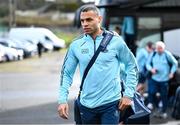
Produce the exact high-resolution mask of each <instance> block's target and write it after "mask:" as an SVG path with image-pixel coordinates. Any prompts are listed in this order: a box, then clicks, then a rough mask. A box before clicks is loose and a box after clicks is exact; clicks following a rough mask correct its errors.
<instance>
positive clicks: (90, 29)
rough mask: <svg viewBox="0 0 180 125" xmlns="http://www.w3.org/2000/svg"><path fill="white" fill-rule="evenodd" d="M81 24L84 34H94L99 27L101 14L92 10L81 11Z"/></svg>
mask: <svg viewBox="0 0 180 125" xmlns="http://www.w3.org/2000/svg"><path fill="white" fill-rule="evenodd" d="M80 19H81V25H82V28H83V30H84V33H86V34H94V33H96V32H97V31H98V29H99V28H100V23H101V16H98V14H97V13H95V12H94V11H87V12H81V15H80Z"/></svg>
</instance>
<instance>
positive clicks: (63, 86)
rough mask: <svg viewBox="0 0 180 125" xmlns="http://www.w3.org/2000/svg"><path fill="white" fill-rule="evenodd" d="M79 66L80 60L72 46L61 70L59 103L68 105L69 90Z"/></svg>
mask: <svg viewBox="0 0 180 125" xmlns="http://www.w3.org/2000/svg"><path fill="white" fill-rule="evenodd" d="M77 64H78V59H77V58H76V56H75V54H74V53H73V49H72V46H70V48H69V50H68V52H67V53H66V56H65V58H64V63H63V66H62V69H61V78H60V79H61V80H60V88H59V98H58V103H59V104H61V103H66V102H67V98H68V90H69V87H70V86H71V84H72V81H73V76H74V73H75V70H76V67H77Z"/></svg>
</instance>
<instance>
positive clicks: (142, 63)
mask: <svg viewBox="0 0 180 125" xmlns="http://www.w3.org/2000/svg"><path fill="white" fill-rule="evenodd" d="M153 50H154V46H153V43H152V42H151V41H149V42H147V43H146V46H145V48H141V49H140V50H138V51H137V54H136V60H137V64H138V66H139V82H138V86H137V91H138V92H139V93H140V94H141V95H142V94H143V93H144V91H145V86H146V84H145V82H146V80H147V78H146V71H147V69H146V62H147V59H148V56H149V55H150V53H151V52H153Z"/></svg>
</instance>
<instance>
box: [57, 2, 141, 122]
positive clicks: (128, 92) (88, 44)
mask: <svg viewBox="0 0 180 125" xmlns="http://www.w3.org/2000/svg"><path fill="white" fill-rule="evenodd" d="M80 20H81V25H82V28H83V30H84V34H83V35H81V36H80V37H78V38H77V39H75V40H74V41H73V42H72V43H71V45H70V47H69V50H68V52H67V55H66V57H65V59H64V64H63V66H62V71H61V83H60V89H59V106H58V112H59V115H60V117H62V118H64V119H68V112H69V108H68V104H67V97H68V89H69V87H70V86H71V84H72V79H73V75H74V72H75V70H76V67H77V65H79V67H80V76H81V79H82V76H83V73H84V70H85V68H86V66H87V64H88V63H89V61H90V59H91V58H92V56H93V55H94V53H95V51H96V50H97V48H98V46H99V45H100V42H101V40H102V39H103V38H104V34H105V33H106V32H107V31H106V30H105V29H103V28H101V25H100V24H101V21H102V17H101V16H100V14H99V10H98V8H97V7H96V6H94V5H86V6H84V7H82V10H81V14H80ZM120 63H123V64H124V65H125V70H126V73H127V77H126V83H125V92H124V96H123V97H121V85H120ZM137 72H138V71H137V64H136V61H135V57H134V56H133V54H132V53H131V51H130V50H129V49H128V47H127V45H126V44H125V42H124V41H123V39H122V38H121V37H120V36H118V35H114V36H113V38H112V39H111V41H110V43H109V44H108V46H107V48H106V50H105V51H103V52H100V54H99V56H98V57H97V59H96V61H95V63H94V64H93V66H92V67H91V69H90V70H89V72H88V74H87V77H86V79H85V80H84V84H83V87H82V91H81V93H80V103H79V108H80V112H81V119H82V123H83V124H118V123H119V113H120V112H119V111H120V110H124V109H125V108H127V107H128V106H130V105H131V99H132V97H133V95H134V92H135V90H136V85H137V81H138V78H137V77H138V76H137Z"/></svg>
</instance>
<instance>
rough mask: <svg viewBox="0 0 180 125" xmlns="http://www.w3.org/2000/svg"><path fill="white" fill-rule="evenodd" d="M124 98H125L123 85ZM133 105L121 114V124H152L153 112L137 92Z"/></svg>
mask: <svg viewBox="0 0 180 125" xmlns="http://www.w3.org/2000/svg"><path fill="white" fill-rule="evenodd" d="M121 85H122V92H121V93H122V96H123V91H124V87H123V83H121ZM132 101H133V103H132V105H131V106H130V107H129V108H127V109H125V110H123V111H121V112H120V122H123V123H124V124H150V114H151V111H150V110H149V109H148V108H147V107H146V106H145V104H144V101H143V100H142V97H141V95H140V94H139V93H138V92H135V94H134V97H133V100H132Z"/></svg>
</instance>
